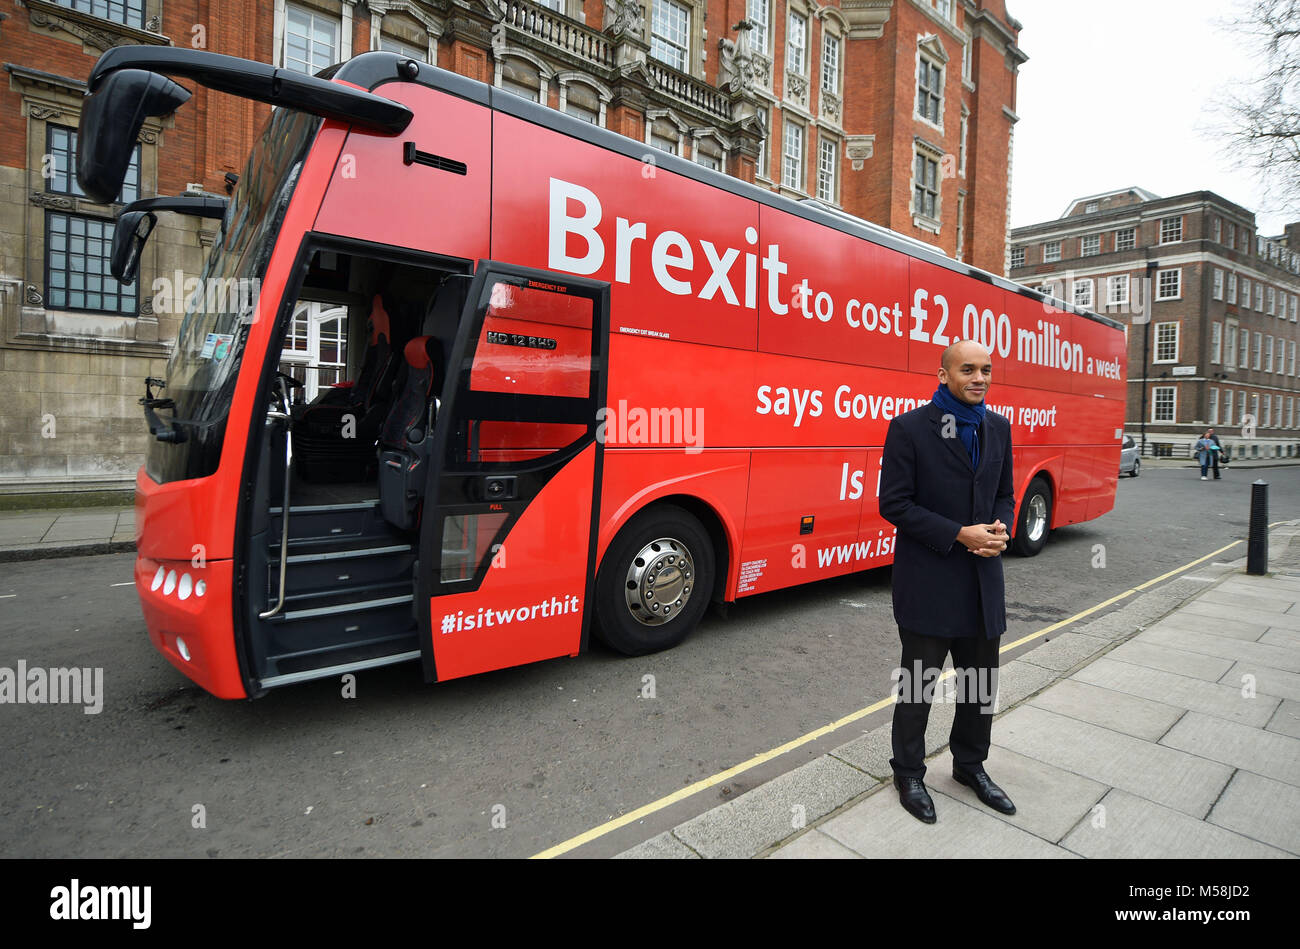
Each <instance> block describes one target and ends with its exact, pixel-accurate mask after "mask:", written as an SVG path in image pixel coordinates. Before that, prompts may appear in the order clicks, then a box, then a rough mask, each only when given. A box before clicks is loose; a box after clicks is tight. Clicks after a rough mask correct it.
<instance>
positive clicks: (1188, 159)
mask: <svg viewBox="0 0 1300 949" xmlns="http://www.w3.org/2000/svg"><path fill="white" fill-rule="evenodd" d="M1243 3H1245V0H1088V2H1086V3H1078V2H1062V0H1008V2H1007V8H1008V10H1009V12H1010V13H1011V15H1012V16H1014V17H1015V18H1016V19H1018V20H1019V21H1020V22H1021V23H1022V24H1024V30H1023V31H1022V32H1021V34H1020V47H1021V49H1023V50H1024V51H1025V53H1026V54H1027V55H1028V56H1029V61H1028V62H1027V63H1025V64H1024V65H1023V66H1021V67H1020V79H1019V83H1018V88H1017V103H1016V112H1017V113H1018V114H1019V115H1020V123H1019V124H1018V125H1017V126H1016V139H1015V154H1014V156H1013V162H1014V167H1013V169H1012V184H1011V223H1012V226H1013V227H1023V226H1025V225H1028V224H1037V223H1040V222H1042V221H1048V220H1053V219H1055V218H1058V217H1060V215H1061V214H1062V213H1063V212H1064V211H1065V208H1066V206H1067V205H1068V204H1069V203H1070V201H1071V200H1073V199H1074V198H1077V197H1082V196H1083V195H1088V194H1097V193H1099V192H1104V191H1111V190H1115V189H1119V188H1125V187H1128V186H1130V185H1137V186H1139V187H1142V188H1146V189H1148V190H1149V191H1154V192H1155V193H1156V194H1158V195H1161V196H1162V197H1168V196H1170V195H1175V194H1183V193H1186V192H1188V191H1199V190H1202V189H1203V190H1206V191H1214V192H1216V193H1217V194H1220V195H1222V196H1223V197H1225V198H1227V199H1228V200H1229V201H1233V202H1236V203H1237V204H1239V205H1241V206H1243V207H1245V208H1246V209H1247V210H1249V211H1254V212H1255V219H1256V222H1257V226H1258V227H1259V229H1260V232H1261V233H1264V234H1267V235H1270V236H1272V235H1275V234H1280V233H1281V231H1282V226H1283V225H1284V224H1286V223H1287V222H1288V220H1290V219H1295V220H1300V214H1295V215H1292V214H1288V213H1287V212H1286V211H1285V210H1281V209H1278V208H1275V207H1274V208H1269V207H1265V206H1264V204H1263V198H1262V196H1261V190H1262V189H1261V188H1260V187H1259V185H1258V184H1257V182H1256V180H1255V178H1254V175H1253V173H1252V172H1251V171H1250V170H1249V169H1247V168H1244V167H1238V166H1237V164H1236V163H1235V162H1233V161H1232V160H1231V158H1229V157H1228V156H1225V155H1223V154H1221V151H1220V149H1221V145H1220V143H1219V141H1217V140H1216V138H1215V137H1214V135H1213V134H1212V132H1211V131H1210V128H1209V126H1212V125H1215V124H1217V123H1218V122H1219V121H1220V120H1219V118H1218V116H1216V114H1215V113H1214V112H1212V110H1211V108H1210V102H1211V100H1212V99H1213V98H1214V97H1215V96H1218V95H1221V94H1222V93H1223V91H1224V90H1225V89H1226V88H1227V87H1228V86H1229V84H1230V83H1232V82H1233V81H1234V80H1239V79H1241V78H1245V77H1250V76H1252V75H1253V74H1254V71H1253V69H1252V62H1251V57H1250V54H1249V53H1248V52H1247V49H1246V47H1245V45H1244V44H1243V43H1242V41H1241V40H1240V39H1238V38H1236V37H1234V36H1232V35H1230V34H1228V33H1227V32H1226V31H1225V30H1224V29H1223V27H1222V26H1221V22H1222V20H1224V19H1226V18H1227V17H1228V16H1230V15H1231V14H1232V13H1233V12H1234V11H1239V10H1241V9H1242V8H1243Z"/></svg>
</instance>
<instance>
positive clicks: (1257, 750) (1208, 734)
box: [1160, 712, 1300, 787]
mask: <svg viewBox="0 0 1300 949" xmlns="http://www.w3.org/2000/svg"><path fill="white" fill-rule="evenodd" d="M1160 745H1161V746H1162V747H1165V748H1177V749H1178V750H1179V751H1185V752H1188V753H1189V754H1193V755H1198V756H1199V757H1201V758H1208V759H1210V760H1211V761H1222V762H1223V763H1224V764H1226V765H1231V766H1232V767H1234V768H1245V769H1246V770H1247V771H1254V772H1255V773H1256V774H1262V775H1264V777H1266V778H1274V779H1276V780H1278V781H1285V782H1286V783H1287V784H1293V785H1296V786H1298V787H1300V738H1292V737H1291V736H1290V735H1281V734H1278V733H1277V732H1270V731H1267V730H1265V729H1263V728H1252V727H1250V726H1249V725H1241V724H1238V723H1237V722H1229V721H1225V720H1223V719H1222V718H1215V717H1214V716H1212V715H1203V714H1201V713H1200V712H1188V713H1187V714H1186V715H1184V716H1183V717H1182V718H1180V719H1179V720H1178V723H1177V724H1176V725H1174V727H1173V728H1171V729H1169V732H1168V734H1166V735H1165V736H1164V737H1163V738H1161V739H1160Z"/></svg>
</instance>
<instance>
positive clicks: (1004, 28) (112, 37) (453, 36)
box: [0, 0, 1025, 495]
mask: <svg viewBox="0 0 1300 949" xmlns="http://www.w3.org/2000/svg"><path fill="white" fill-rule="evenodd" d="M1019 30H1020V24H1019V23H1018V22H1017V21H1016V20H1015V19H1014V18H1013V17H1011V16H1010V15H1009V14H1008V13H1007V10H1006V7H1005V3H1004V2H1003V0H831V2H830V3H828V4H818V3H817V2H815V0H724V2H719V0H356V2H354V0H273V2H267V3H259V2H255V0H220V2H214V0H13V10H12V12H10V13H9V15H8V16H7V17H4V16H0V48H2V49H3V51H4V52H3V54H0V62H2V63H3V68H4V70H5V72H4V75H3V79H5V80H6V82H4V83H3V85H0V388H2V389H3V390H4V391H5V392H6V394H7V395H8V396H9V397H8V398H6V399H3V400H0V495H4V494H12V493H14V492H24V491H29V492H30V491H44V490H58V489H62V488H67V487H72V488H76V489H85V488H90V487H97V486H114V485H118V486H120V485H124V484H129V483H130V481H131V479H132V478H133V476H134V471H135V469H136V468H137V467H138V465H139V462H140V458H141V454H142V451H143V446H144V440H145V438H146V434H145V431H144V423H143V420H142V416H141V412H140V408H139V406H138V405H137V401H136V400H137V399H138V398H139V396H141V395H143V379H144V377H146V376H149V375H153V376H159V375H162V374H163V371H164V364H165V360H166V357H167V355H168V352H169V348H170V345H171V342H172V340H174V339H175V336H176V332H177V328H178V325H179V319H180V315H179V314H178V313H176V312H172V311H171V309H169V308H163V307H156V306H155V305H154V303H155V297H154V296H153V291H152V288H153V286H154V281H155V280H156V279H158V278H160V277H165V278H171V277H172V275H173V274H176V273H178V272H179V273H180V274H183V275H185V276H193V275H195V274H197V272H198V271H199V270H200V268H201V264H202V260H203V259H204V256H205V254H206V252H207V249H208V247H210V246H211V242H212V239H213V235H214V233H215V230H216V223H215V222H213V221H207V220H203V219H199V218H188V217H181V216H178V215H171V214H163V215H160V216H159V220H158V227H157V230H156V231H155V232H154V235H153V236H152V237H151V239H150V241H149V243H148V245H147V247H146V251H145V255H144V258H143V260H142V263H141V268H140V277H139V279H138V281H137V283H136V286H135V287H133V288H122V287H117V286H116V284H115V283H114V282H113V281H112V280H111V277H108V276H107V274H108V267H107V255H108V245H109V241H110V240H111V235H112V230H113V222H114V218H115V215H116V212H117V211H118V210H119V209H120V208H121V206H122V204H123V203H125V202H127V201H130V200H133V199H134V198H135V197H150V196H153V195H156V194H162V195H165V194H180V193H182V192H189V193H210V194H217V195H221V194H225V193H228V190H229V188H230V187H231V185H230V182H229V181H228V180H227V177H226V176H227V174H229V173H238V172H239V171H240V170H241V169H242V167H243V163H244V160H245V157H246V156H247V154H248V151H249V150H250V148H251V147H252V144H253V141H254V138H255V135H256V133H257V131H258V129H259V128H260V127H261V125H262V124H263V123H264V122H265V120H266V118H267V116H268V114H269V107H267V106H264V105H261V104H257V103H249V102H247V101H243V100H239V99H235V98H233V97H230V96H226V95H223V94H219V93H211V92H209V91H207V90H204V89H198V90H197V91H196V93H195V95H194V98H193V99H192V100H191V101H190V102H189V103H187V104H186V105H185V106H184V107H182V108H181V109H180V110H179V111H178V112H177V113H176V115H175V116H174V117H169V118H166V119H163V120H161V121H157V120H151V121H149V122H147V123H146V124H145V127H144V129H143V131H142V132H141V135H140V142H139V152H138V154H137V158H136V161H135V162H134V163H133V166H132V171H131V173H130V175H129V176H128V181H127V186H126V187H125V188H124V193H123V194H122V195H121V196H119V197H120V201H119V203H117V204H113V205H100V204H95V203H93V202H90V201H89V200H88V199H87V198H86V197H85V196H83V195H81V194H79V189H78V188H77V186H76V181H75V177H74V176H73V175H72V174H71V167H72V166H71V156H72V155H73V153H74V148H75V145H74V142H75V132H76V128H77V124H78V121H79V117H80V99H81V97H82V95H83V94H84V91H85V77H86V76H87V75H88V73H89V71H90V68H91V66H92V65H93V63H94V61H95V59H96V58H97V57H98V56H99V55H100V54H101V53H102V52H103V51H104V50H106V49H109V48H111V47H113V46H117V45H123V44H140V43H144V44H155V45H174V46H192V47H196V48H203V49H208V50H211V51H213V52H219V53H227V54H231V55H235V56H242V57H246V58H249V59H254V60H259V61H262V62H270V63H274V64H276V65H278V66H284V67H286V68H290V69H296V70H299V71H302V72H308V73H313V72H316V71H318V70H320V69H322V68H324V67H325V66H328V65H330V64H331V63H333V62H336V61H340V60H343V59H347V58H349V57H351V56H353V55H356V54H358V53H360V52H363V51H365V50H368V49H389V50H394V51H398V52H402V53H405V54H407V55H410V56H412V57H414V58H417V59H420V60H423V61H426V62H432V63H435V64H436V65H438V66H440V67H443V68H446V69H450V70H453V71H455V72H458V73H461V74H463V75H466V76H469V77H471V78H474V79H478V80H481V81H484V82H489V83H493V84H495V85H497V86H500V87H502V88H505V89H508V90H509V91H511V92H514V93H516V94H519V95H523V96H527V97H529V98H532V99H535V100H537V101H539V102H543V103H545V104H547V105H549V106H550V107H551V108H554V109H557V110H560V111H564V112H567V113H569V114H571V115H575V116H578V117H580V118H583V119H585V120H587V121H590V122H594V123H596V124H599V125H602V126H605V127H607V128H609V129H612V130H614V131H617V132H620V133H621V134H623V135H627V136H629V137H630V138H634V139H636V140H638V141H641V142H645V143H646V145H647V153H648V154H654V151H653V150H654V149H663V150H667V151H672V152H673V153H675V154H677V155H680V156H683V157H685V158H688V159H691V160H693V161H697V162H699V163H701V164H704V165H707V166H709V167H711V168H714V169H717V170H719V171H724V172H726V173H728V174H731V175H733V176H735V177H738V178H741V179H743V180H746V181H751V182H754V183H756V184H758V185H759V186H761V187H766V188H769V189H771V190H773V191H777V192H779V193H781V194H784V195H788V196H790V197H793V198H809V197H811V198H815V199H817V200H820V201H822V202H823V203H825V204H827V205H830V206H832V207H835V208H839V209H842V210H845V211H847V212H849V213H851V214H856V215H858V216H861V217H865V218H867V219H869V220H872V221H875V222H877V223H879V224H883V225H885V226H887V227H890V228H893V229H894V230H897V231H900V232H901V233H903V234H906V235H908V236H912V237H915V238H918V239H920V240H924V241H926V242H927V243H931V244H934V245H937V246H939V247H940V248H941V249H942V250H944V251H945V252H946V253H948V254H949V255H951V256H954V257H958V258H960V259H963V260H967V261H970V262H972V263H974V264H975V265H976V266H979V267H983V268H985V269H988V270H992V271H995V272H998V273H1002V272H1004V269H1005V261H1006V222H1007V214H1008V182H1009V174H1010V154H1011V137H1012V130H1013V128H1014V124H1015V121H1016V115H1015V89H1016V77H1017V72H1018V68H1019V65H1020V63H1022V62H1023V61H1024V60H1025V56H1024V54H1023V53H1022V52H1021V51H1020V50H1019V48H1018V46H1017V45H1016V43H1017V38H1018V35H1019ZM187 85H190V84H187ZM172 309H174V308H172Z"/></svg>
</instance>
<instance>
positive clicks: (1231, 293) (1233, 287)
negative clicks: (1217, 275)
mask: <svg viewBox="0 0 1300 949" xmlns="http://www.w3.org/2000/svg"><path fill="white" fill-rule="evenodd" d="M1228 302H1229V303H1233V304H1235V303H1236V302H1237V275H1236V274H1235V273H1232V272H1231V271H1229V272H1228Z"/></svg>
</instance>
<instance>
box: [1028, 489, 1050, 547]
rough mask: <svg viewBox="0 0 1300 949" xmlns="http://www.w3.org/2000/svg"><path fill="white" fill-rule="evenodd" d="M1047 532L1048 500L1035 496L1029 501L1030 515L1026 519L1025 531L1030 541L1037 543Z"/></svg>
mask: <svg viewBox="0 0 1300 949" xmlns="http://www.w3.org/2000/svg"><path fill="white" fill-rule="evenodd" d="M1046 530H1047V499H1046V498H1044V497H1043V496H1042V495H1041V494H1035V495H1034V496H1033V497H1032V498H1030V499H1029V514H1028V515H1027V516H1026V518H1025V531H1026V533H1027V534H1028V535H1029V539H1030V540H1032V541H1037V540H1038V539H1039V538H1040V537H1042V536H1043V533H1044V532H1045V531H1046Z"/></svg>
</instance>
